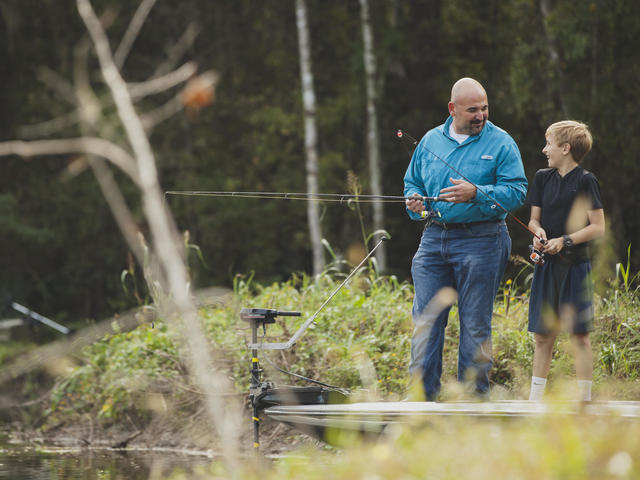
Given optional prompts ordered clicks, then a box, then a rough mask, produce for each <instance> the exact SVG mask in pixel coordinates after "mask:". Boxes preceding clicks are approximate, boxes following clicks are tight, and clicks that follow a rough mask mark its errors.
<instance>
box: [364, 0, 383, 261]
mask: <svg viewBox="0 0 640 480" xmlns="http://www.w3.org/2000/svg"><path fill="white" fill-rule="evenodd" d="M360 12H361V19H362V39H363V45H364V71H365V77H366V91H367V153H368V155H369V179H370V182H371V193H372V194H373V195H382V181H381V176H380V135H379V133H378V113H377V110H376V104H377V102H378V90H377V88H376V56H375V52H374V49H373V32H372V28H371V19H370V17H369V0H360ZM373 229H374V230H375V231H378V230H383V229H384V204H383V203H374V204H373ZM376 261H377V263H378V269H379V271H381V272H383V271H384V270H385V269H386V266H387V265H386V263H387V261H386V251H385V246H384V245H382V246H381V247H380V248H379V249H378V251H377V252H376Z"/></svg>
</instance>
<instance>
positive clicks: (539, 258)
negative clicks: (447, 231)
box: [396, 130, 547, 264]
mask: <svg viewBox="0 0 640 480" xmlns="http://www.w3.org/2000/svg"><path fill="white" fill-rule="evenodd" d="M396 135H397V136H398V138H399V139H401V140H402V139H403V138H404V137H407V138H408V139H409V140H410V141H411V142H412V144H413V147H414V149H415V148H416V146H417V145H418V141H417V140H416V139H415V138H413V137H412V136H411V135H409V134H408V133H406V132H404V131H403V130H398V132H397V134H396ZM422 148H424V149H425V150H426V151H427V152H429V153H430V154H431V155H433V156H434V157H436V158H437V159H438V160H440V161H441V162H442V163H444V164H445V165H446V166H447V167H449V168H450V169H451V170H453V171H454V172H455V173H457V174H458V175H460V177H462V178H463V179H464V180H465V181H467V182H469V183H470V184H471V185H473V186H474V187H475V188H476V190H477V191H479V192H480V193H482V194H483V195H484V196H485V197H487V198H488V199H489V200H491V201H492V202H493V203H495V204H496V205H497V206H498V207H500V208H501V209H502V210H503V211H504V212H505V213H506V214H507V215H510V216H511V218H513V219H514V220H515V221H516V222H518V225H520V226H521V227H523V228H524V229H525V230H526V231H527V232H529V233H530V234H531V235H533V236H534V237H536V238H537V239H538V240H540V243H542V244H543V245H544V244H545V243H547V241H546V240H545V239H544V238H542V237H541V236H540V235H538V234H537V233H536V232H534V231H533V230H531V229H530V228H529V226H528V225H526V224H525V223H524V222H523V221H522V220H520V219H519V218H518V217H516V216H515V215H514V214H513V213H511V212H510V211H509V210H507V209H506V208H505V207H504V206H503V205H502V204H501V203H500V202H498V200H496V199H495V198H494V197H493V196H491V195H489V194H488V193H487V192H485V191H484V190H483V189H481V188H480V187H479V186H478V185H476V184H475V183H474V182H472V181H471V180H470V179H469V178H468V177H467V176H466V175H464V174H462V173H461V172H460V171H459V170H458V169H457V168H455V167H454V166H453V165H451V164H450V163H449V162H447V161H446V160H445V159H444V158H442V157H440V156H439V155H436V154H435V153H433V152H432V151H431V150H429V149H428V148H427V147H425V146H423V147H422ZM414 198H417V197H414ZM530 249H531V254H530V255H529V258H530V259H531V260H532V261H533V262H534V263H541V264H542V263H544V254H543V253H542V252H540V251H539V250H536V249H535V248H533V246H532V245H531V246H530Z"/></svg>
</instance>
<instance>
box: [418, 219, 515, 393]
mask: <svg viewBox="0 0 640 480" xmlns="http://www.w3.org/2000/svg"><path fill="white" fill-rule="evenodd" d="M510 252H511V238H510V237H509V231H508V230H507V226H506V224H505V222H504V221H498V222H487V223H478V224H472V225H468V226H464V227H462V228H455V229H447V228H445V227H442V226H439V225H437V224H433V225H431V226H430V227H428V228H426V229H425V230H424V233H423V234H422V240H421V241H420V246H419V247H418V251H417V252H416V254H415V256H414V257H413V263H412V265H411V274H412V276H413V284H414V287H415V297H414V300H413V312H412V314H413V323H414V327H415V328H414V334H413V338H412V340H411V363H410V365H409V370H410V372H411V374H412V375H413V376H415V375H420V377H421V378H422V381H423V384H424V390H425V394H426V396H427V399H428V400H434V399H435V398H436V396H437V394H438V392H439V391H440V377H441V375H442V350H443V346H444V340H445V334H444V331H445V327H446V326H447V319H448V316H449V310H450V309H451V305H450V303H451V302H449V303H448V304H444V305H442V308H437V305H436V304H437V302H436V300H437V298H436V299H434V296H435V295H436V294H437V293H438V292H439V291H441V289H443V288H444V287H452V288H453V289H455V290H456V291H457V293H458V312H459V313H458V315H459V317H460V344H459V351H458V380H459V381H468V380H475V391H476V393H479V394H487V393H488V392H489V369H490V368H491V364H492V363H493V360H492V357H491V315H492V313H493V301H494V298H495V295H496V292H497V290H498V286H499V284H500V279H501V278H502V275H503V273H504V270H505V267H506V265H507V260H508V259H509V253H510ZM432 299H434V301H433V302H431V300H432ZM429 302H431V305H429ZM434 306H435V307H436V308H434Z"/></svg>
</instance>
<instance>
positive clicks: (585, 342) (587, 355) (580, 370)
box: [572, 333, 593, 401]
mask: <svg viewBox="0 0 640 480" xmlns="http://www.w3.org/2000/svg"><path fill="white" fill-rule="evenodd" d="M572 339H573V347H574V349H575V357H576V377H577V378H578V388H579V389H580V400H583V401H590V400H591V385H592V380H591V379H592V378H593V352H592V351H591V340H590V338H589V334H588V333H583V334H574V335H572Z"/></svg>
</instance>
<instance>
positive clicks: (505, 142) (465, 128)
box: [404, 78, 527, 400]
mask: <svg viewBox="0 0 640 480" xmlns="http://www.w3.org/2000/svg"><path fill="white" fill-rule="evenodd" d="M449 114H450V116H449V118H448V119H447V121H446V122H445V123H444V124H443V125H440V126H439V127H436V128H434V129H432V130H430V131H429V132H427V134H426V135H425V136H424V137H423V138H422V140H421V141H420V143H419V144H418V146H417V147H416V149H415V151H414V153H413V157H412V159H411V163H410V164H409V168H408V169H407V172H406V174H405V177H404V185H405V187H404V194H405V196H406V197H411V196H413V195H421V196H439V197H440V200H441V201H438V202H433V203H432V204H430V205H428V206H427V205H425V204H424V202H423V201H422V199H415V200H414V199H408V200H407V201H406V206H407V210H408V213H409V216H410V217H411V218H412V219H414V220H420V219H421V218H423V215H424V213H423V212H424V211H425V209H426V210H428V212H427V213H428V214H429V215H427V217H428V218H429V217H430V220H428V221H427V226H426V228H425V229H424V232H423V234H422V239H421V241H420V246H419V247H418V250H417V252H416V254H415V256H414V257H413V262H412V266H411V274H412V276H413V283H414V287H415V297H414V301H413V311H412V315H413V322H414V325H415V330H414V335H413V338H412V343H411V363H410V365H409V370H410V372H411V374H412V375H414V376H416V375H417V376H419V377H420V379H421V380H422V383H423V385H424V391H425V394H426V397H427V399H428V400H435V399H436V397H437V395H438V393H439V391H440V377H441V375H442V350H443V346H444V339H445V335H444V331H445V327H446V326H447V320H448V315H449V310H450V308H451V307H450V304H449V305H448V306H445V307H444V310H442V311H438V310H441V309H437V310H436V311H435V313H434V309H433V303H432V304H431V306H430V308H427V306H428V305H429V303H430V302H432V300H435V299H434V297H435V296H436V294H437V293H438V292H439V291H441V290H442V289H445V288H454V289H455V290H456V291H457V293H458V312H459V318H460V343H459V351H458V380H459V381H464V382H468V383H469V384H471V385H473V387H474V390H475V393H477V394H479V395H482V396H486V395H488V392H489V375H488V374H489V369H490V368H491V364H492V356H491V316H492V313H493V301H494V298H495V295H496V292H497V289H498V286H499V283H500V279H501V278H502V275H503V273H504V269H505V267H506V264H507V260H508V258H509V253H510V251H511V238H510V237H509V232H508V230H507V226H506V224H505V221H504V219H505V217H506V216H507V210H514V209H515V208H517V207H519V206H520V205H522V204H523V202H524V200H525V196H526V193H527V179H526V177H525V174H524V168H523V166H522V159H521V157H520V152H519V150H518V147H517V145H516V143H515V142H514V141H513V139H512V138H511V137H510V136H509V134H508V133H507V132H505V131H504V130H502V129H500V128H498V127H496V126H495V125H494V124H493V123H491V122H490V121H489V120H488V118H489V103H488V100H487V93H486V92H485V90H484V88H483V87H482V85H481V84H480V83H479V82H477V81H476V80H474V79H471V78H462V79H460V80H458V81H457V82H456V83H455V84H454V85H453V88H452V89H451V101H450V102H449ZM431 215H433V216H431ZM431 219H435V221H431Z"/></svg>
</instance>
